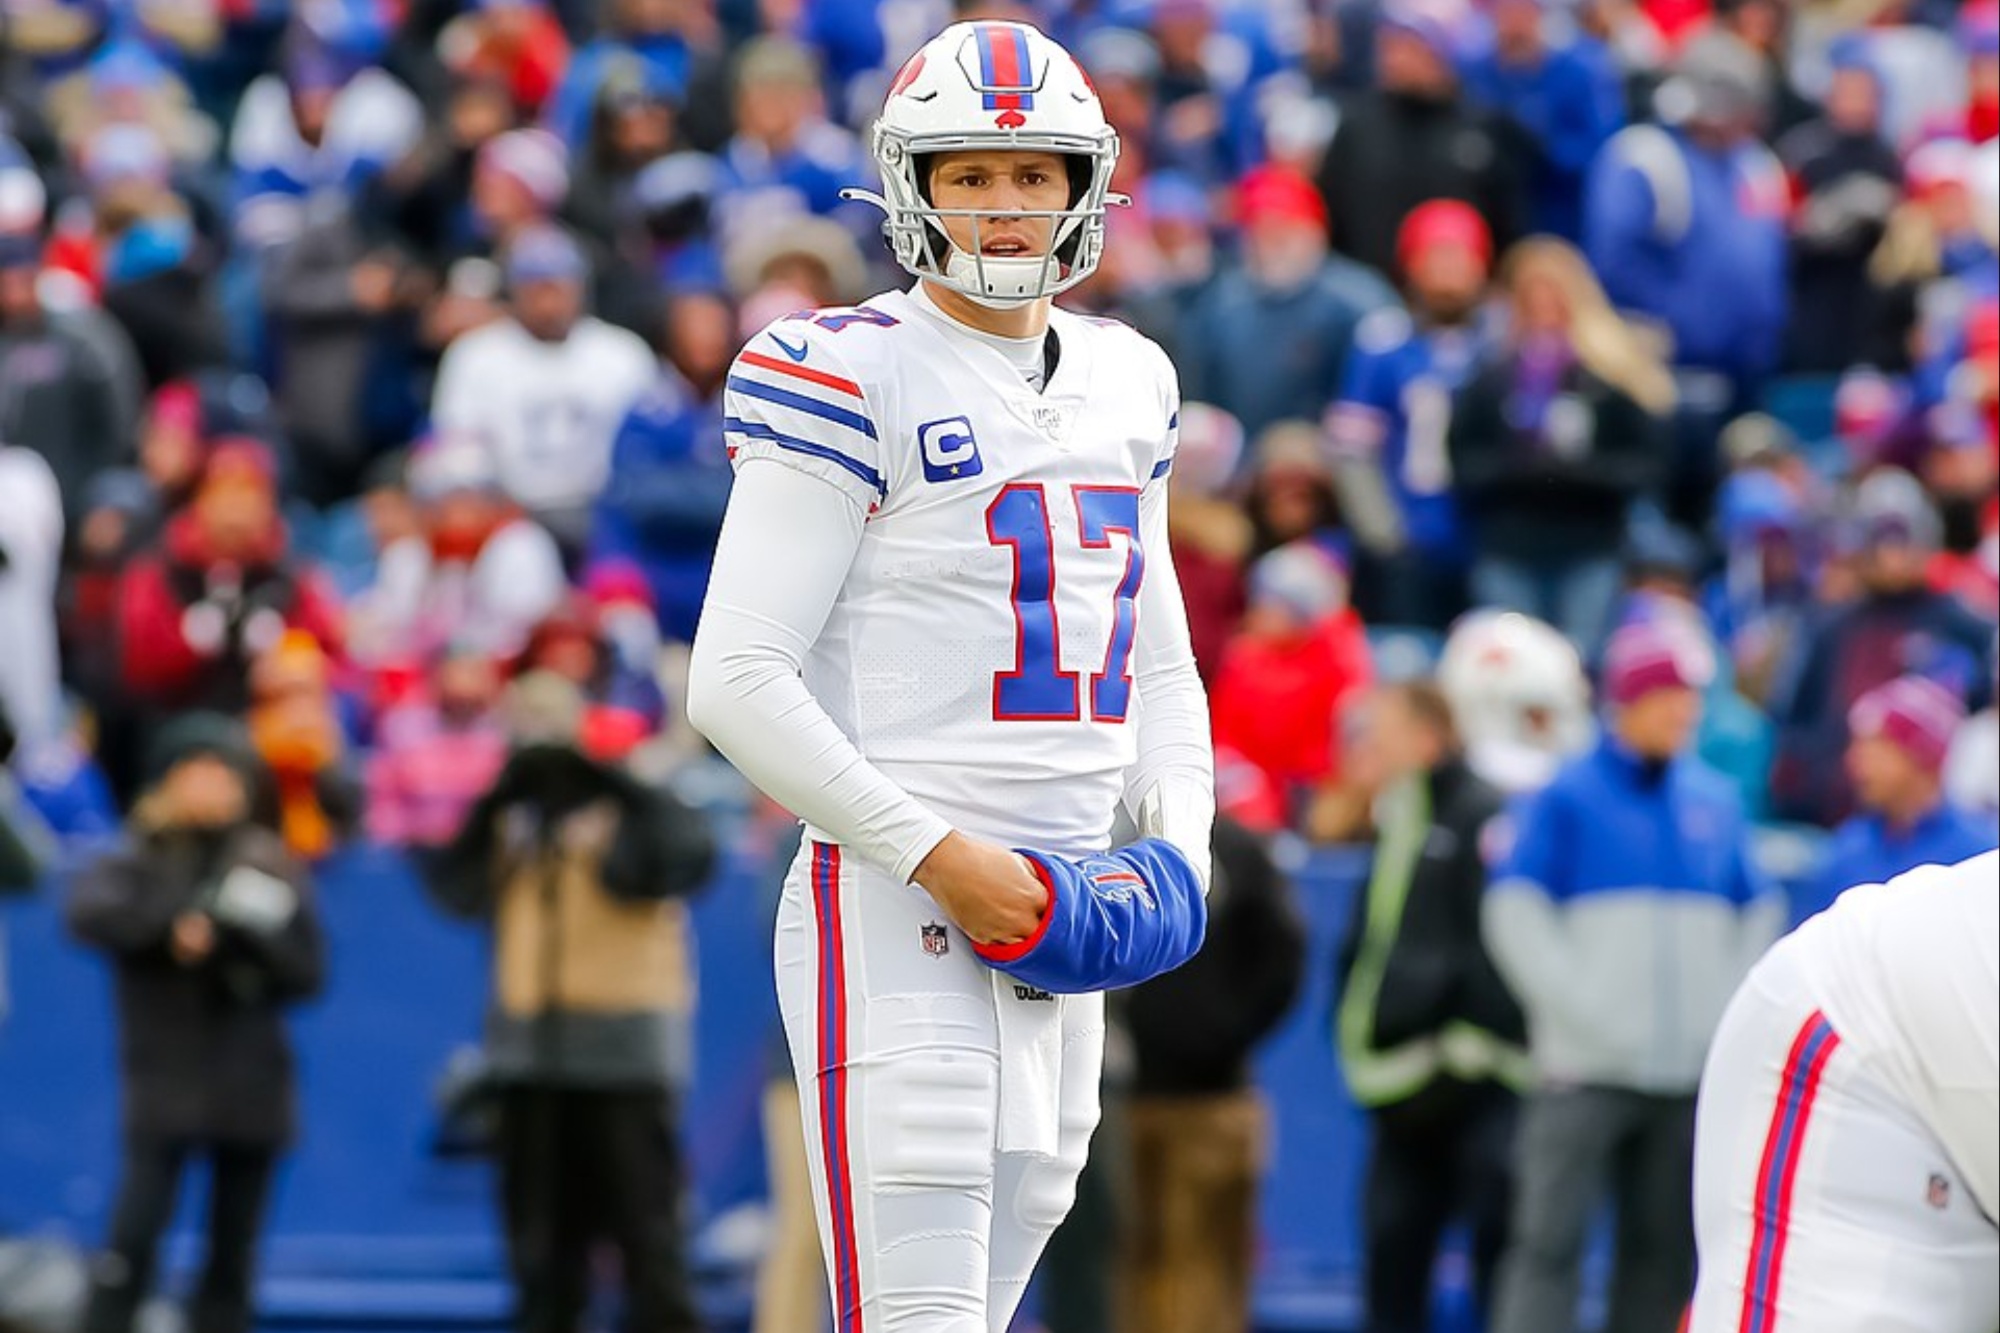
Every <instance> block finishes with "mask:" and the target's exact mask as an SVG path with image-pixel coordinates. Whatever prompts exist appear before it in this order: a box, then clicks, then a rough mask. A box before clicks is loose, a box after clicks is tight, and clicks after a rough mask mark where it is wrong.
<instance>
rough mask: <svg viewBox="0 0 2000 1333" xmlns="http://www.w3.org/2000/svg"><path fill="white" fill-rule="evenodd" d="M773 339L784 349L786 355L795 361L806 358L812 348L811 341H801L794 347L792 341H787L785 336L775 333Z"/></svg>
mask: <svg viewBox="0 0 2000 1333" xmlns="http://www.w3.org/2000/svg"><path fill="white" fill-rule="evenodd" d="M771 341H772V342H774V343H776V344H778V346H779V347H780V348H781V349H782V350H783V351H784V353H785V355H786V356H789V357H790V358H792V360H794V361H803V360H805V359H806V353H807V352H810V351H811V350H812V345H811V344H810V343H800V344H799V345H798V346H797V347H794V346H792V345H791V344H790V343H788V342H786V341H785V340H784V339H783V338H780V337H779V336H778V335H777V334H775V333H774V334H772V335H771Z"/></svg>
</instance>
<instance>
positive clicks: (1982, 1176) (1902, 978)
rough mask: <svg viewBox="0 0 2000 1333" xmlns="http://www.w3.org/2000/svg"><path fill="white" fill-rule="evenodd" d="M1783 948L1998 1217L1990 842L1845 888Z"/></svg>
mask: <svg viewBox="0 0 2000 1333" xmlns="http://www.w3.org/2000/svg"><path fill="white" fill-rule="evenodd" d="M1786 947H1789V948H1791V949H1792V950H1793V951H1794V956H1795V957H1797V958H1798V959H1799V960H1800V961H1801V964H1802V966H1803V967H1804V968H1805V970H1806V972H1807V975H1808V976H1809V977H1810V978H1811V985H1812V992H1813V994H1814V995H1815V996H1817V997H1818V998H1819V1000H1820V1004H1821V1008H1822V1009H1823V1010H1824V1012H1825V1014H1826V1016H1827V1019H1828V1021H1829V1022H1831V1023H1832V1024H1833V1027H1834V1030H1835V1031H1837V1032H1838V1033H1840V1036H1841V1040H1842V1042H1843V1043H1844V1044H1846V1045H1847V1046H1848V1047H1849V1048H1850V1049H1852V1050H1853V1051H1855V1052H1856V1053H1857V1054H1858V1055H1860V1056H1861V1058H1862V1059H1864V1060H1866V1061H1867V1062H1868V1064H1869V1066H1870V1068H1871V1069H1872V1070H1873V1071H1874V1072H1876V1073H1877V1074H1878V1075H1879V1076H1880V1077H1882V1078H1883V1079H1884V1081H1886V1082H1887V1083H1888V1084H1889V1085H1890V1086H1891V1087H1892V1088H1893V1089H1894V1090H1895V1091H1897V1092H1899V1093H1901V1094H1902V1095H1903V1097H1904V1098H1905V1101H1906V1104H1907V1105H1909V1106H1910V1107H1911V1108H1912V1109H1913V1110H1915V1111H1916V1112H1917V1114H1918V1115H1919V1116H1921V1117H1922V1118H1923V1120H1924V1122H1925V1124H1927V1125H1928V1126H1929V1127H1930V1128H1931V1130H1932V1132H1934V1133H1935V1134H1937V1136H1938V1138H1939V1140H1940V1141H1941V1142H1942V1143H1943V1144H1944V1146H1945V1148H1946V1150H1947V1151H1948V1152H1950V1153H1951V1156H1952V1161H1953V1164H1954V1165H1956V1166H1957V1167H1958V1169H1959V1170H1960V1171H1962V1172H1964V1174H1965V1177H1966V1180H1967V1183H1968V1184H1969V1185H1970V1186H1971V1187H1972V1191H1973V1193H1974V1195H1975V1196H1976V1197H1977V1198H1978V1200H1979V1205H1980V1207H1981V1208H1983V1209H1985V1211H1986V1213H1987V1215H1988V1216H1989V1217H1992V1216H2000V852H1988V853H1987V854H1985V855H1984V856H1976V857H1974V858H1972V859H1971V860H1970V861H1961V862H1959V863H1958V864H1957V865H1953V866H1921V867H1919V868H1917V869H1915V870H1912V871H1910V872H1909V873H1907V874H1904V875H1898V876H1897V877H1896V878H1895V879H1893V880H1890V881H1889V882H1888V883H1887V884H1867V885H1862V886H1861V887H1859V888H1854V889H1849V890H1848V891H1847V892H1846V893H1843V894H1841V895H1840V897H1839V899H1837V900H1836V901H1835V902H1834V905H1833V906H1832V907H1830V908H1828V909H1827V910H1826V911H1824V912H1822V913H1820V914H1819V915H1818V916H1816V917H1813V918H1812V919H1811V920H1810V921H1807V922H1806V923H1805V924H1804V925H1802V926H1800V927H1799V929H1798V931H1797V932H1796V933H1795V935H1794V936H1793V939H1792V940H1791V941H1790V942H1789V943H1788V945H1787V946H1786Z"/></svg>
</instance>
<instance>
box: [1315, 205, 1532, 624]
mask: <svg viewBox="0 0 2000 1333" xmlns="http://www.w3.org/2000/svg"><path fill="white" fill-rule="evenodd" d="M1396 257H1397V266H1398V268H1399V269H1400V270H1401V271H1402V275H1403V283H1404V290H1405V293H1406V296H1407V299H1408V302H1409V313H1407V314H1406V313H1404V312H1403V311H1401V310H1397V309H1393V308H1391V309H1383V310H1378V311H1376V312H1375V313H1374V314H1372V315H1369V316H1368V317H1367V318H1366V319H1364V320H1362V321H1361V324H1360V326H1359V327H1358V328H1357V329H1356V330H1355V336H1354V350H1353V352H1352V353H1350V354H1349V356H1348V358H1347V370H1346V375H1345V380H1344V383H1343V385H1342V387H1341V391H1340V397H1339V398H1338V399H1336V400H1335V402H1334V404H1333V406H1332V408H1331V409H1329V410H1328V412H1327V418H1326V430H1327V437H1328V439H1329V441H1330V442H1331V444H1332V446H1333V450H1334V455H1335V457H1336V458H1337V459H1338V460H1339V462H1338V465H1337V472H1338V475H1339V477H1340V484H1341V490H1342V493H1343V495H1344V496H1345V497H1346V498H1347V499H1348V503H1347V504H1346V505H1345V506H1344V508H1345V509H1346V510H1347V512H1349V513H1351V514H1352V515H1353V516H1354V521H1355V524H1356V526H1357V528H1358V529H1359V535H1360V537H1361V540H1362V543H1363V546H1364V548H1365V550H1366V553H1367V554H1366V558H1365V560H1364V562H1363V564H1362V567H1361V570H1360V572H1359V579H1358V585H1359V586H1358V588H1357V593H1358V600H1359V601H1360V603H1361V610H1362V614H1363V615H1364V616H1366V617H1367V619H1368V620H1370V621H1371V622H1382V623H1392V624H1401V625H1423V626H1427V627H1429V628H1431V629H1436V630H1442V629H1444V628H1445V627H1447V626H1448V625H1450V624H1451V622H1452V620H1453V619H1455V618H1456V617H1457V615H1458V613H1459V612H1461V611H1463V610H1464V609H1465V599H1466V592H1465V578H1466V571H1467V567H1468V566H1469V565H1470V563H1471V550H1470V546H1469V544H1468V543H1467V541H1466V535H1465V525H1464V520H1463V519H1462V518H1461V516H1460V514H1459V508H1458V502H1457V500H1456V499H1455V498H1454V497H1453V495H1452V490H1451V459H1450V456H1449V454H1448V452H1447V450H1446V431H1447V429H1448V427H1449V426H1450V424H1451V404H1452V396H1453V395H1454V394H1456V393H1457V392H1458V390H1459V388H1460V387H1461V386H1462V385H1464V383H1465V381H1466V379H1467V377H1468V376H1469V375H1470V374H1471V372H1472V369H1473V367H1474V366H1475V365H1476V364H1477V362H1478V359H1479V356H1480V353H1481V352H1482V350H1483V349H1484V345H1485V340H1484V339H1483V338H1482V337H1481V330H1480V325H1479V312H1480V303H1481V298H1482V297H1484V295H1485V293H1486V282H1487V275H1488V272H1489V271H1490V269H1491V266H1492V260H1493V237H1492V233H1491V232H1489V231H1488V230H1487V227H1486V221H1485V219H1483V218H1481V217H1480V216H1479V213H1478V212H1477V210H1475V209H1474V208H1473V207H1472V206H1471V205H1469V204H1466V203H1462V202H1460V201H1459V200H1456V199H1433V200H1431V201H1430V202H1428V203H1426V204H1423V205H1421V206H1419V207H1418V208H1416V209H1415V210H1414V211H1412V212H1411V214H1410V215H1409V217H1407V218H1405V219H1404V220H1403V226H1402V229H1401V231H1400V232H1399V233H1398V235H1397V244H1396Z"/></svg>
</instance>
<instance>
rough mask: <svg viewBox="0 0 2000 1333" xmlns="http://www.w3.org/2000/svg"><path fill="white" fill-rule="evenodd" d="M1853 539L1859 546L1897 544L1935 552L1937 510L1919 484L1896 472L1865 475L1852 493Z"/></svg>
mask: <svg viewBox="0 0 2000 1333" xmlns="http://www.w3.org/2000/svg"><path fill="white" fill-rule="evenodd" d="M1852 519H1853V525H1854V536H1855V539H1856V541H1857V543H1858V544H1859V545H1861V546H1864V547H1868V546H1878V545H1888V544H1900V545H1904V546H1912V547H1915V548H1916V549H1917V550H1919V551H1935V550H1936V549H1937V547H1938V542H1939V540H1940V538H1941V532H1940V529H1939V523H1938V516H1937V510H1936V509H1934V508H1932V506H1931V501H1930V497H1929V496H1928V495H1926V494H1924V488H1923V484H1922V483H1921V482H1919V481H1918V480H1917V479H1916V478H1915V477H1913V476H1911V475H1910V474H1909V473H1907V472H1904V471H1901V470H1899V469H1897V468H1883V469H1881V470H1880V471H1877V472H1872V473H1870V474H1869V476H1868V479H1867V480H1866V481H1864V482H1862V483H1861V485H1860V486H1859V487H1858V488H1857V489H1856V490H1855V492H1854V508H1853V511H1852Z"/></svg>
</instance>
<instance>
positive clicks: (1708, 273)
mask: <svg viewBox="0 0 2000 1333" xmlns="http://www.w3.org/2000/svg"><path fill="white" fill-rule="evenodd" d="M1658 100H1659V104H1660V108H1661V112H1662V117H1663V119H1664V120H1665V121H1666V124H1664V125H1655V124H1643V125H1633V126H1630V127H1629V128H1627V129H1625V130H1622V131H1620V132H1619V133H1618V134H1617V135H1615V136H1614V137H1613V138H1612V139H1611V140H1610V142H1609V143H1607V144H1606V145H1605V146H1604V149H1603V151H1602V152H1601V153H1599V154H1598V156H1597V160H1596V161H1595V162H1594V163H1592V165H1591V168H1590V176H1589V180H1588V182H1587V184H1586V186H1585V193H1584V221H1583V235H1584V250H1585V252H1586V253H1587V254H1588V255H1589V256H1590V263H1591V267H1592V268H1593V269H1595V270H1596V271H1597V272H1598V274H1600V275H1601V277H1602V278H1603V282H1604V290H1605V292H1606V293H1607V294H1608V295H1609V296H1610V297H1611V300H1612V302H1613V304H1615V305H1616V306H1617V307H1618V308H1619V309H1620V310H1622V311H1625V312H1627V313H1628V314H1631V315H1635V316H1641V317H1643V318H1645V319H1647V320H1649V321H1651V322H1653V323H1655V324H1657V325H1659V326H1661V327H1662V328H1664V329H1665V331H1666V332H1667V333H1668V334H1669V335H1671V346H1672V349H1673V364H1674V372H1675V378H1676V380H1677V381H1678V383H1679V385H1680V391H1681V410H1680V415H1679V420H1678V436H1679V439H1678V442H1677V459H1676V467H1675V475H1674V478H1673V483H1672V487H1671V490H1670V495H1669V499H1670V502H1671V507H1672V514H1671V516H1672V517H1673V518H1674V519H1675V520H1676V521H1678V522H1680V523H1682V524H1683V525H1684V526H1688V527H1695V526H1698V525H1699V524H1700V523H1701V521H1702V520H1703V518H1705V516H1706V515H1707V513H1708V509H1709V507H1710V501H1711V499H1712V496H1713V492H1714V489H1715V487H1716V485H1717V483H1718V482H1719V481H1720V476H1719V472H1718V466H1717V464H1718V458H1717V453H1716V442H1717V440H1718V438H1719V436H1720V434H1721V430H1722V426H1723V424H1724V423H1725V422H1727V421H1728V420H1730V419H1731V418H1732V417H1734V416H1736V415H1738V414H1740V413H1741V412H1743V411H1745V410H1747V409H1748V408H1749V407H1751V406H1753V405H1754V403H1755V401H1756V398H1757V395H1758V394H1759V392H1760V391H1761V390H1762V389H1763V386H1764V384H1765V383H1766V382H1767V381H1768V380H1769V378H1770V376H1771V374H1772V373H1773V372H1774V371H1775V370H1776V369H1777V366H1778V357H1779V352H1780V350H1781V346H1782V342H1783V337H1784V332H1785V326H1786V315H1787V311H1788V308H1789V304H1790V300H1791V294H1790V287H1789V281H1788V280H1789V277H1790V265H1789V261H1788V248H1789V236H1788V232H1787V225H1786V214H1787V212H1788V210H1789V208H1790V203H1791V198H1790V189H1789V186H1788V184H1787V182H1786V180H1785V173H1784V169H1783V167H1781V166H1780V165H1779V164H1778V159H1777V158H1776V157H1775V156H1774V155H1773V154H1772V153H1771V150H1770V149H1768V148H1766V147H1765V146H1764V144H1763V142H1762V141H1761V140H1760V139H1759V138H1758V137H1757V136H1758V134H1759V132H1760V130H1761V128H1762V126H1763V124H1764V123H1765V120H1766V118H1767V115H1768V107H1769V104H1770V101H1771V87H1770V78H1769V73H1768V71H1767V70H1766V68H1765V66H1764V64H1763V62H1762V60H1761V59H1760V58H1759V57H1758V55H1757V54H1756V53H1755V52H1753V51H1751V50H1750V49H1749V48H1748V47H1747V46H1745V45H1744V44H1743V43H1741V42H1739V41H1737V40H1735V39H1734V38H1732V37H1730V36H1729V35H1728V34H1726V33H1722V32H1711V33H1707V34H1704V35H1703V36H1701V37H1699V38H1697V39H1696V40H1695V41H1694V42H1693V43H1691V44H1690V45H1689V46H1688V48H1687V50H1686V51H1684V52H1683V53H1682V55H1681V57H1680V60H1679V62H1678V64H1677V65H1676V68H1675V73H1674V77H1673V78H1672V79H1670V80H1669V81H1668V82H1667V83H1666V84H1665V85H1664V86H1663V87H1662V89H1661V91H1660V95H1659V99H1658ZM1722 293H1727V294H1728V297H1727V299H1721V294H1722Z"/></svg>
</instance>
